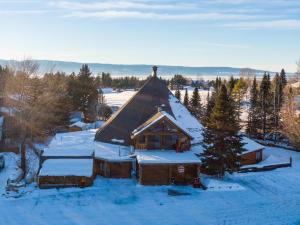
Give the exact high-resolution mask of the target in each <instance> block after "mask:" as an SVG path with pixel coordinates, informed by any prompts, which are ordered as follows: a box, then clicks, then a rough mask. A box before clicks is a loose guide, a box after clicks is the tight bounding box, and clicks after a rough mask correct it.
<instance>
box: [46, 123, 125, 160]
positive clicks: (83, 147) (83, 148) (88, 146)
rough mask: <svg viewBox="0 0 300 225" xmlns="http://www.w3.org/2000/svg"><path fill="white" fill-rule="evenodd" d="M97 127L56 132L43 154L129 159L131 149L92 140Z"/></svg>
mask: <svg viewBox="0 0 300 225" xmlns="http://www.w3.org/2000/svg"><path fill="white" fill-rule="evenodd" d="M96 131H97V129H92V130H85V131H77V132H69V133H60V134H56V135H55V137H54V138H53V139H52V141H51V142H50V144H49V146H48V148H45V149H44V153H43V155H45V156H90V155H91V154H92V152H93V151H94V153H95V158H101V159H107V160H110V161H119V160H126V159H131V158H130V153H131V149H130V148H129V147H124V146H120V145H115V144H108V143H103V142H98V141H94V138H95V134H96Z"/></svg>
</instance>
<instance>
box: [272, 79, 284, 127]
mask: <svg viewBox="0 0 300 225" xmlns="http://www.w3.org/2000/svg"><path fill="white" fill-rule="evenodd" d="M282 86H283V84H282V80H281V76H280V75H279V74H278V73H276V75H275V77H274V79H273V92H274V94H273V107H274V108H273V109H274V110H273V115H272V117H273V127H274V129H275V130H277V129H278V126H279V112H280V108H281V105H282V97H283V96H282V95H283V93H282V91H283V90H282Z"/></svg>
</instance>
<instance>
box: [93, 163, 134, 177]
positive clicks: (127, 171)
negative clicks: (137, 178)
mask: <svg viewBox="0 0 300 225" xmlns="http://www.w3.org/2000/svg"><path fill="white" fill-rule="evenodd" d="M94 161H95V164H94V171H95V174H98V175H101V176H103V177H108V178H131V170H132V161H130V160H127V161H117V162H113V161H106V160H103V159H95V160H94Z"/></svg>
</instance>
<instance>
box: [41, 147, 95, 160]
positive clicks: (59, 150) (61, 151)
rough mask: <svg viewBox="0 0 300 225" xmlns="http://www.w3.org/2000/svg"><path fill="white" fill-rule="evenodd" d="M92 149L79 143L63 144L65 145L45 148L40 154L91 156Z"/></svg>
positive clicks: (47, 155)
mask: <svg viewBox="0 0 300 225" xmlns="http://www.w3.org/2000/svg"><path fill="white" fill-rule="evenodd" d="M93 154H94V149H92V148H86V147H84V146H81V145H74V146H65V147H52V148H45V149H44V150H43V154H42V156H45V157H51V156H55V157H60V156H61V157H92V156H93Z"/></svg>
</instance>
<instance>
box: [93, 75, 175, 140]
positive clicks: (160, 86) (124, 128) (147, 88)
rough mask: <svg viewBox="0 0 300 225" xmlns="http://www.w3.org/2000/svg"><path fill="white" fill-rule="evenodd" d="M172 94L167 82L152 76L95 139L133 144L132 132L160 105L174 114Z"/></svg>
mask: <svg viewBox="0 0 300 225" xmlns="http://www.w3.org/2000/svg"><path fill="white" fill-rule="evenodd" d="M170 95H172V93H171V92H170V90H169V89H168V88H167V87H166V85H165V83H164V82H163V81H162V80H160V79H159V78H157V76H152V77H151V78H150V79H149V80H148V81H147V82H146V83H145V84H144V86H143V87H142V88H141V89H140V90H139V91H138V92H137V93H136V94H135V95H134V96H133V97H132V98H131V99H129V100H128V101H127V102H126V103H125V104H124V106H122V107H121V108H120V109H119V110H118V111H117V112H116V113H115V114H114V115H113V116H112V117H111V118H110V119H109V120H108V121H107V122H106V123H105V124H104V125H103V126H102V127H101V128H99V130H98V131H97V133H96V136H95V140H96V141H101V142H106V143H113V142H112V139H118V140H123V141H124V145H127V146H129V145H131V133H132V132H133V131H134V130H135V129H136V128H137V127H139V126H140V125H141V124H143V123H145V122H146V121H147V120H148V119H149V118H150V117H151V116H152V115H154V114H155V113H156V112H157V109H158V108H159V107H160V108H161V109H162V110H164V111H165V112H167V113H169V114H170V115H172V116H173V112H172V109H171V106H170V103H169V96H170Z"/></svg>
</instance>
